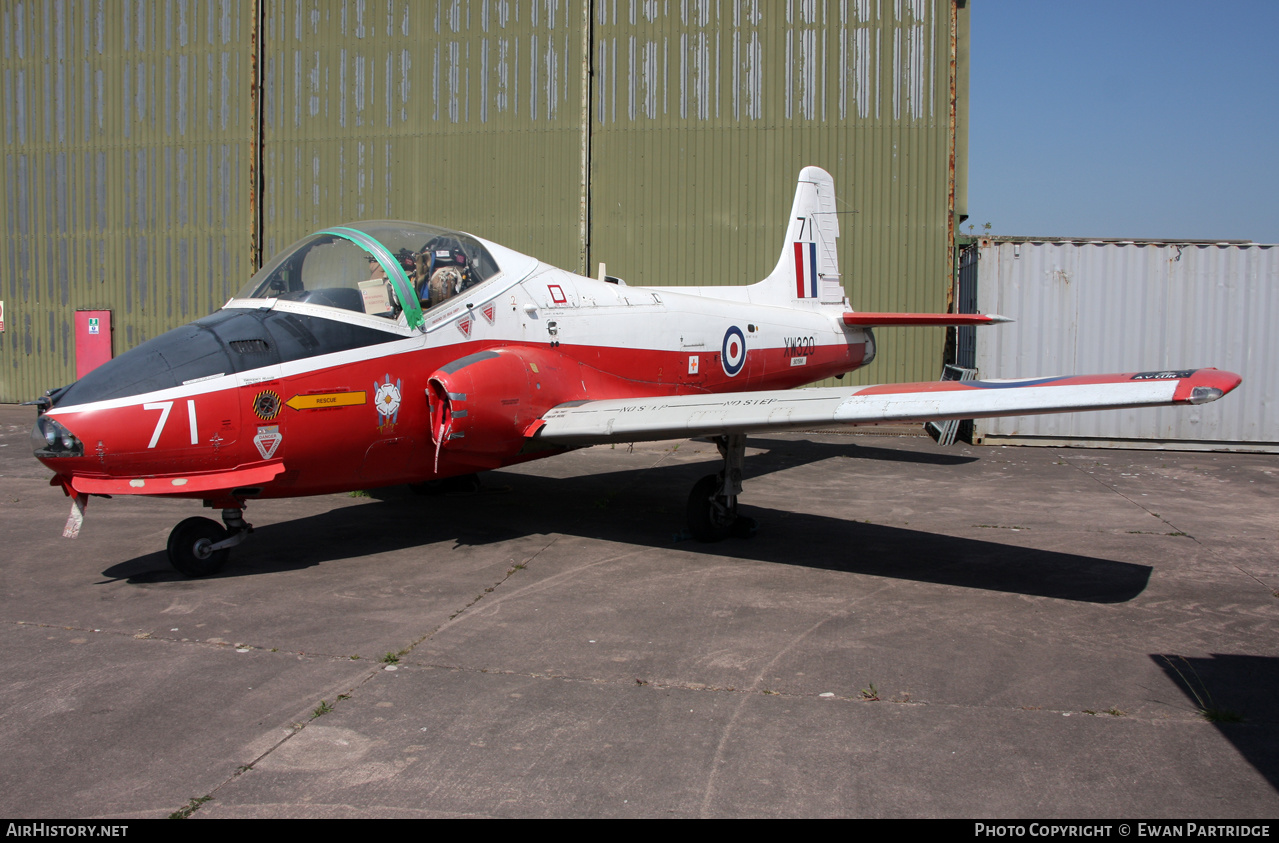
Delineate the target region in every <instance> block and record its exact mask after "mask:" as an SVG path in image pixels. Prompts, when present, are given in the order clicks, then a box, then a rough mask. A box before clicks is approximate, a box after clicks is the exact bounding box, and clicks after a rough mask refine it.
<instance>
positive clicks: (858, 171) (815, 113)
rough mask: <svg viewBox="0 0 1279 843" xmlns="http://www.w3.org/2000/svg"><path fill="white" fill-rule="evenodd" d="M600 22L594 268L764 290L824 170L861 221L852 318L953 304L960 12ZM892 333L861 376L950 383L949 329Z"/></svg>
mask: <svg viewBox="0 0 1279 843" xmlns="http://www.w3.org/2000/svg"><path fill="white" fill-rule="evenodd" d="M595 11H596V15H595V19H594V21H593V25H594V27H595V37H594V44H595V58H594V62H595V68H596V70H595V76H594V83H595V92H594V96H593V110H592V113H591V118H592V121H593V124H594V126H595V128H594V129H593V130H592V135H591V137H592V147H591V164H592V167H591V173H592V180H591V185H592V191H591V208H592V214H591V220H592V228H591V257H592V258H593V259H594V260H595V261H605V262H607V264H608V267H609V272H610V273H611V274H615V275H619V276H621V277H622V278H625V279H627V281H628V282H631V283H639V284H646V283H647V284H678V283H690V284H692V283H695V284H742V283H749V282H751V281H755V280H758V279H760V278H763V277H764V276H765V275H766V274H767V273H768V272H769V271H771V270H772V268H773V265H774V263H775V262H776V261H777V257H778V254H779V253H780V250H781V246H782V243H781V238H782V236H783V232H784V230H785V229H784V224H785V220H786V214H787V212H788V211H789V210H790V204H791V199H792V198H793V196H794V191H795V177H796V176H797V175H798V173H799V170H800V169H801V168H802V167H803V166H805V165H808V164H816V165H818V166H821V167H824V168H825V169H827V170H829V171H830V172H831V174H832V175H833V176H834V178H835V186H836V196H837V198H838V200H839V203H840V207H841V209H842V210H844V211H846V214H845V215H844V216H841V218H840V229H841V235H842V236H841V238H840V241H839V244H840V268H841V271H842V273H843V275H844V284H845V288H846V289H847V291H848V294H849V297H850V300H851V301H852V304H853V307H854V308H856V309H858V310H887V311H891V310H911V311H944V310H945V309H946V305H947V298H946V296H947V291H948V289H949V284H950V276H951V261H952V254H951V248H950V243H951V236H950V232H949V230H948V226H947V222H948V206H949V203H950V193H949V191H950V189H951V182H950V175H949V172H948V167H949V160H950V159H949V155H950V151H951V147H950V138H951V136H952V133H951V130H950V128H949V124H948V120H949V107H950V74H951V69H950V64H949V58H948V57H949V55H950V49H951V48H950V37H951V20H950V14H951V8H950V4H949V3H948V2H945V0H839V2H835V0H831V2H817V0H785V2H781V1H780V0H779V2H764V0H738V2H716V0H700V2H699V0H684V2H653V0H649V2H616V3H614V2H605V3H601V4H599V5H598V6H597V7H596V10H595ZM961 205H962V200H961ZM960 210H963V209H962V207H961V208H960ZM877 334H878V335H879V339H880V356H879V357H878V358H877V359H876V361H875V364H874V365H873V366H872V367H871V368H870V369H869V370H867V371H866V372H863V373H860V374H858V375H855V376H854V382H859V383H860V382H883V381H901V380H930V379H935V378H937V377H938V375H939V373H940V371H941V350H942V345H943V342H944V340H945V335H944V332H943V331H940V330H938V331H928V330H921V329H918V328H916V329H883V330H881V331H878V332H877ZM845 382H847V381H845Z"/></svg>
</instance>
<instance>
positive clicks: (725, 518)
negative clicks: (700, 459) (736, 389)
mask: <svg viewBox="0 0 1279 843" xmlns="http://www.w3.org/2000/svg"><path fill="white" fill-rule="evenodd" d="M715 445H716V447H718V448H719V453H720V456H722V457H723V458H724V467H723V469H722V470H721V471H720V472H719V473H718V474H708V475H706V476H705V477H703V478H702V479H701V480H698V481H697V483H696V485H694V486H693V491H692V493H691V494H690V495H689V496H688V531H689V533H691V534H692V536H693V538H695V539H697V540H698V541H699V542H717V541H720V540H722V539H726V538H728V537H729V536H738V537H740V538H750V537H751V536H753V535H755V519H754V518H746V517H744V516H740V515H738V514H737V496H738V495H740V494H741V493H742V466H743V464H744V463H745V461H746V435H745V434H743V433H733V434H729V435H728V436H717V437H715Z"/></svg>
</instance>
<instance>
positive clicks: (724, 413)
mask: <svg viewBox="0 0 1279 843" xmlns="http://www.w3.org/2000/svg"><path fill="white" fill-rule="evenodd" d="M1240 380H1241V379H1240V377H1239V376H1238V375H1236V374H1234V373H1233V372H1223V371H1219V370H1217V369H1185V370H1176V371H1160V372H1129V373H1127V374H1117V375H1081V376H1074V377H1050V378H1029V379H1023V380H977V381H928V382H925V383H899V384H886V385H883V386H856V387H830V388H820V389H796V390H778V391H770V392H730V393H720V394H715V395H679V396H670V397H651V398H624V399H610V400H601V401H574V402H569V403H567V404H561V405H559V406H558V407H553V408H551V409H550V410H548V411H547V412H546V414H545V415H544V416H543V417H542V418H541V419H539V420H538V421H536V422H534V423H533V424H532V425H530V427H529V429H528V431H527V433H526V434H525V435H526V436H529V437H530V438H532V439H533V440H535V441H542V442H547V443H551V444H558V445H594V444H600V443H605V442H641V441H649V440H657V439H677V438H683V437H689V436H705V435H717V434H728V433H750V432H755V431H766V430H788V429H799V428H810V427H815V426H822V425H834V424H841V425H859V424H875V423H882V422H925V421H938V420H943V419H971V418H986V417H989V416H1013V415H1018V416H1019V415H1031V414H1037V413H1062V412H1072V411H1078V410H1100V409H1122V408H1128V407H1161V406H1166V405H1170V404H1204V403H1207V402H1209V401H1215V400H1216V399H1218V398H1220V397H1221V396H1222V395H1225V394H1226V393H1227V392H1229V391H1230V390H1232V389H1234V388H1235V387H1236V386H1238V385H1239V383H1240Z"/></svg>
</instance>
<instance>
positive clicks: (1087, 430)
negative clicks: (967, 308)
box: [976, 239, 1279, 447]
mask: <svg viewBox="0 0 1279 843" xmlns="http://www.w3.org/2000/svg"><path fill="white" fill-rule="evenodd" d="M978 274H979V282H978V291H979V292H978V295H979V310H980V311H981V312H982V313H1000V314H1003V315H1005V316H1010V317H1012V318H1014V319H1016V320H1017V321H1016V322H1015V323H1013V324H1010V325H1001V326H997V327H993V328H987V329H983V330H981V331H978V334H977V366H978V368H979V369H980V370H981V375H982V377H1030V376H1036V375H1058V374H1094V373H1102V372H1132V371H1151V370H1157V369H1183V368H1195V367H1200V366H1216V367H1217V368H1219V369H1227V370H1229V371H1233V372H1236V373H1238V374H1240V375H1242V376H1243V385H1242V386H1240V387H1239V388H1238V389H1237V390H1236V391H1235V392H1233V393H1231V394H1230V395H1228V396H1226V397H1225V398H1223V399H1221V400H1220V401H1216V402H1214V403H1211V404H1205V405H1203V406H1200V407H1177V408H1163V409H1146V410H1121V411H1114V412H1096V413H1073V414H1069V415H1055V416H1019V417H1011V418H1001V419H980V420H978V421H977V422H976V424H977V435H979V436H981V437H983V438H985V439H986V441H988V442H989V441H992V440H1000V439H1002V438H1010V439H1011V438H1013V437H1017V439H1016V440H1015V441H1018V442H1021V443H1023V444H1050V443H1051V442H1053V441H1060V440H1092V441H1093V442H1095V443H1096V444H1099V445H1103V446H1104V445H1107V444H1111V443H1126V444H1131V443H1132V442H1133V441H1134V440H1151V441H1152V442H1169V443H1178V445H1188V444H1193V443H1206V444H1207V445H1208V446H1210V447H1215V446H1221V447H1224V446H1227V445H1231V444H1236V443H1251V444H1252V445H1258V446H1269V447H1275V446H1277V445H1279V339H1277V338H1276V337H1277V335H1276V332H1275V331H1274V325H1275V324H1276V323H1277V322H1279V246H1254V245H1208V244H1193V243H1147V244H1141V243H1118V242H1058V243H1052V242H1035V241H1022V240H993V239H983V240H982V241H981V245H980V258H979V261H978ZM1022 437H1040V438H1041V439H1042V440H1047V441H1044V442H1036V441H1035V440H1031V439H1026V438H1022ZM1080 444H1084V443H1082V442H1081V443H1080Z"/></svg>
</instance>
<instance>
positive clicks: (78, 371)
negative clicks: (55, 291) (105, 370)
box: [75, 310, 111, 379]
mask: <svg viewBox="0 0 1279 843" xmlns="http://www.w3.org/2000/svg"><path fill="white" fill-rule="evenodd" d="M110 359H111V311H109V310H77V311H76V312H75V376H76V378H77V379H78V378H82V377H84V376H85V375H87V374H89V373H90V372H92V371H93V370H94V369H96V368H98V367H99V366H101V365H102V364H103V363H105V362H107V361H108V360H110Z"/></svg>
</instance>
